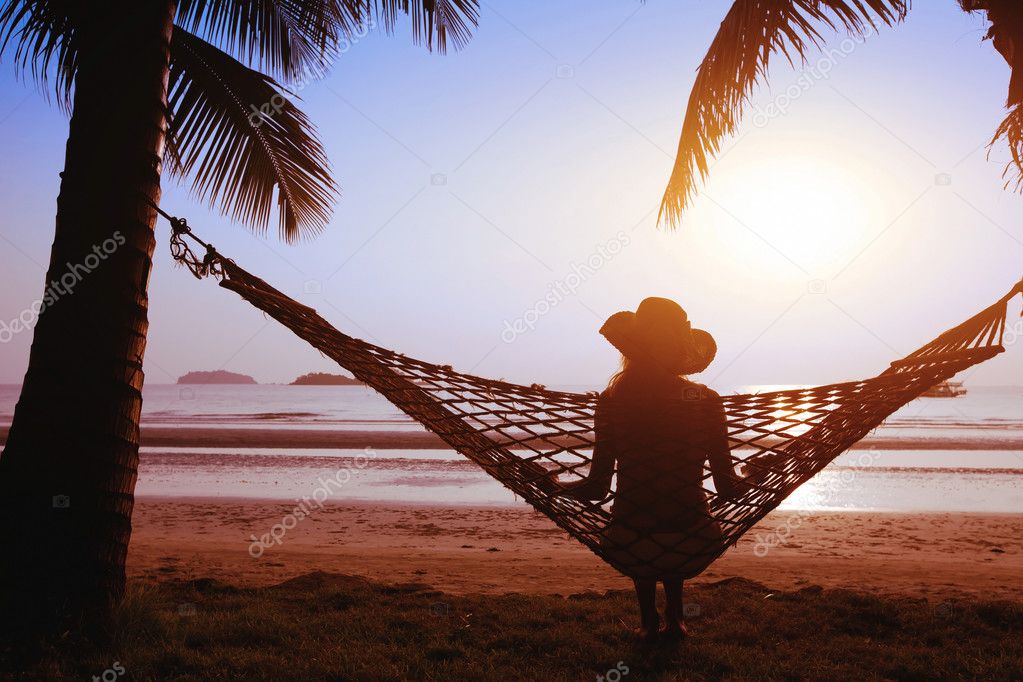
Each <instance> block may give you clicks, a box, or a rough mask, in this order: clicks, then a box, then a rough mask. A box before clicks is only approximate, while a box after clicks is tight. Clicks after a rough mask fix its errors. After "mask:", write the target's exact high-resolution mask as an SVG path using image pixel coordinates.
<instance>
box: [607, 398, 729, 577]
mask: <svg viewBox="0 0 1023 682" xmlns="http://www.w3.org/2000/svg"><path fill="white" fill-rule="evenodd" d="M596 443H597V445H596V449H595V452H594V468H593V470H592V471H591V474H593V475H594V476H596V477H602V478H608V477H609V472H610V471H611V469H610V468H609V466H608V464H609V462H610V461H611V460H612V459H613V461H614V463H615V464H616V465H617V466H616V467H615V469H616V471H617V481H616V484H615V497H614V504H613V507H612V509H611V521H610V523H609V524H608V526H607V527H606V528H605V529H604V530H603V532H602V536H601V549H602V551H603V552H604V553H606V554H607V556H608V558H609V559H612V560H613V562H614V563H615V564H617V565H618V566H619V567H620V568H621V569H622V570H623V572H625V573H626V574H627V575H629V576H631V577H634V578H668V577H681V578H691V577H693V576H695V575H697V574H699V573H700V572H702V571H703V570H704V569H705V568H706V567H707V566H708V565H709V564H710V563H711V561H713V560H714V559H715V558H716V557H717V555H718V550H719V549H720V538H721V530H720V527H719V525H718V522H717V521H716V520H715V519H714V518H713V517H712V516H711V515H710V509H709V506H708V504H707V495H706V493H705V491H704V488H703V486H704V485H705V481H704V477H705V470H704V464H705V463H706V462H708V460H709V461H710V464H711V469H712V471H713V472H714V479H715V480H716V481H721V480H722V479H729V478H731V477H732V476H734V473H733V472H732V470H731V466H732V464H731V458H730V456H729V454H728V445H727V429H726V426H725V416H724V409H723V406H722V403H721V398H720V396H718V394H717V393H715V392H714V391H712V390H710V389H708V388H707V387H706V386H703V385H701V384H696V383H692V382H689V381H683V380H679V382H678V383H677V386H676V385H673V386H671V387H669V390H667V391H664V392H662V391H659V392H658V396H657V397H656V398H654V397H651V396H649V395H644V394H643V393H641V392H639V391H632V390H617V391H615V392H614V393H609V392H607V391H605V393H604V394H602V395H601V397H600V400H599V401H598V406H597V415H596ZM607 482H608V483H610V481H607ZM706 484H707V485H709V483H706Z"/></svg>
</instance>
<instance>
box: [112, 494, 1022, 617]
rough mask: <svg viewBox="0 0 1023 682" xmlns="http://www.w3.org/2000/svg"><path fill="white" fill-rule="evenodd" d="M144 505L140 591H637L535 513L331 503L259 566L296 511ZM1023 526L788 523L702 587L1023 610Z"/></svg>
mask: <svg viewBox="0 0 1023 682" xmlns="http://www.w3.org/2000/svg"><path fill="white" fill-rule="evenodd" d="M136 504H137V506H136V512H135V516H134V524H135V527H134V532H133V536H132V543H131V547H130V550H129V556H128V570H129V575H130V576H131V577H133V578H144V579H156V580H181V579H196V578H215V579H218V580H222V581H225V582H229V583H231V584H236V585H251V586H259V585H269V584H274V583H279V582H281V581H284V580H287V579H289V578H292V577H296V576H300V575H303V574H307V573H310V572H313V571H326V572H333V573H345V574H352V575H358V576H365V577H368V578H373V579H376V580H381V581H385V582H394V583H401V582H417V583H425V584H429V585H432V586H433V587H434V588H436V589H439V590H442V591H444V592H447V593H452V594H477V593H483V594H487V593H489V594H504V593H510V592H518V593H531V594H562V595H569V594H575V593H580V592H587V591H596V592H604V591H606V590H609V589H621V588H625V587H628V586H629V583H628V581H627V580H626V579H625V578H624V577H622V576H621V575H619V574H617V573H616V572H615V571H614V570H613V569H611V568H610V567H608V566H607V565H605V564H604V563H603V562H602V561H600V560H599V559H598V558H597V557H596V556H594V555H593V554H591V553H590V552H589V551H588V550H586V549H585V548H584V547H583V546H581V545H579V544H578V543H577V542H575V541H574V540H572V539H570V538H569V537H568V536H567V535H566V534H565V533H564V532H562V531H561V530H560V529H558V528H557V527H556V526H555V525H554V524H553V523H551V522H550V521H549V520H547V519H546V518H545V517H543V516H541V515H539V514H537V513H534V512H532V511H531V510H528V509H525V508H518V507H467V506H442V505H436V506H424V505H419V506H412V505H395V504H376V503H358V504H353V503H340V504H329V503H328V504H327V505H325V506H324V507H323V509H318V510H315V511H313V512H312V513H311V514H310V515H309V516H307V517H306V518H304V519H302V520H300V521H298V523H297V524H296V525H295V527H293V528H291V529H289V530H288V531H287V532H286V534H285V535H284V536H283V537H282V538H281V543H280V544H279V545H278V544H273V545H271V546H269V547H267V548H266V549H265V550H264V551H262V553H261V556H259V557H258V558H256V557H253V556H252V555H251V554H250V545H251V540H250V538H251V536H253V535H255V536H257V537H258V536H261V535H262V534H264V533H269V532H270V530H271V528H272V527H273V525H274V524H277V523H280V522H281V521H282V519H283V517H284V516H286V515H287V514H288V513H290V511H291V510H292V509H293V507H294V505H292V504H288V503H282V502H275V501H266V500H244V499H224V498H217V499H204V498H160V497H143V498H140V499H139V500H138V501H137V503H136ZM1021 527H1023V517H1021V516H1019V515H995V514H897V513H858V512H839V513H817V514H811V515H806V514H803V515H798V516H797V515H794V514H793V513H791V512H776V513H775V514H774V515H772V516H769V517H768V518H767V519H765V521H764V522H763V523H761V524H760V525H759V526H758V527H756V528H755V529H754V530H753V531H751V532H750V533H749V534H748V535H747V536H746V537H745V538H744V539H743V540H742V541H740V543H739V544H738V545H737V546H736V547H734V548H733V549H731V550H729V552H727V553H726V554H725V555H724V556H723V557H722V558H721V559H719V560H718V561H717V562H715V563H714V564H713V565H712V566H711V567H710V568H709V569H708V570H707V571H706V572H705V573H704V574H703V575H702V576H700V577H699V578H698V579H697V582H713V581H718V580H722V579H724V578H728V577H732V576H741V577H744V578H748V579H751V580H754V581H757V582H760V583H763V584H765V585H768V586H769V587H772V588H775V589H779V590H792V589H798V588H802V587H807V586H811V585H820V586H822V587H825V588H827V587H847V588H852V589H857V590H862V591H869V592H872V593H875V594H884V595H907V596H914V597H925V598H928V599H933V600H937V601H941V600H944V599H949V598H970V597H977V598H984V599H1012V600H1021V599H1023V534H1021V533H1020V529H1021ZM779 528H785V529H788V536H787V538H786V539H785V542H784V543H781V544H776V545H774V546H772V547H771V548H770V549H769V551H767V552H766V555H765V554H764V552H763V546H761V549H760V550H758V549H757V547H758V545H757V543H758V537H759V538H765V537H767V536H769V535H771V534H772V533H777V531H778V529H779ZM782 533H783V534H784V531H782ZM253 553H259V547H258V546H257V547H256V548H255V549H254V552H253ZM758 554H760V555H762V556H758Z"/></svg>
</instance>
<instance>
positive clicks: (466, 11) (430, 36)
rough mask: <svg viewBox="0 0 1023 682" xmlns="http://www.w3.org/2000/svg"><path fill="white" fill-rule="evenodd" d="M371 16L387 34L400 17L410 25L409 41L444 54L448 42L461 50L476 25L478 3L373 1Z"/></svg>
mask: <svg viewBox="0 0 1023 682" xmlns="http://www.w3.org/2000/svg"><path fill="white" fill-rule="evenodd" d="M372 5H373V10H372V14H373V16H374V17H375V20H376V21H378V22H379V23H380V24H381V25H382V26H383V27H384V30H386V31H387V32H389V33H390V32H393V31H394V26H395V24H396V23H397V21H398V18H399V17H400V16H401V15H403V14H404V15H407V16H408V17H409V19H410V20H411V22H412V40H413V42H414V43H416V44H417V45H419V44H422V43H425V44H426V47H427V49H429V50H433V49H434V46H435V45H436V49H437V52H439V53H441V54H444V53H446V52H447V50H448V42H449V41H450V43H451V44H452V45H453V46H454V48H455V49H456V50H461V49H462V48H463V47H465V46H466V45H468V44H469V41H470V40H472V33H473V29H475V28H476V26H477V25H478V24H479V0H373V1H372Z"/></svg>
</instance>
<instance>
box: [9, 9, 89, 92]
mask: <svg viewBox="0 0 1023 682" xmlns="http://www.w3.org/2000/svg"><path fill="white" fill-rule="evenodd" d="M78 9H80V6H79V5H77V4H76V3H75V2H74V0H37V1H35V2H26V1H24V0H8V1H7V2H4V3H3V4H0V57H2V56H3V55H4V54H5V53H6V52H7V51H8V49H11V48H13V50H14V57H13V59H14V64H15V67H16V69H17V70H18V71H19V72H20V73H22V74H27V75H29V76H30V77H31V78H32V79H33V80H34V81H35V82H36V83H38V84H39V85H40V86H41V88H42V89H44V91H45V89H46V86H47V84H48V82H49V80H50V77H51V74H55V76H56V77H55V78H54V83H53V85H54V89H55V90H56V93H57V97H58V100H59V102H60V104H61V106H62V108H64V109H65V110H66V111H70V110H71V87H72V85H73V83H74V79H75V73H76V71H77V69H78V51H77V49H76V48H75V30H74V24H73V22H72V20H71V17H72V13H73V12H74V11H75V10H78Z"/></svg>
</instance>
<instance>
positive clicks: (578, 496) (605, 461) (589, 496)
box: [553, 405, 615, 501]
mask: <svg viewBox="0 0 1023 682" xmlns="http://www.w3.org/2000/svg"><path fill="white" fill-rule="evenodd" d="M593 421H594V436H595V438H594V440H595V442H594V444H593V460H592V461H591V462H590V470H589V472H588V473H587V474H586V476H584V477H583V478H581V479H579V480H578V481H572V482H571V483H560V482H559V481H557V480H554V481H553V483H554V484H555V486H556V491H555V494H557V495H563V496H565V497H570V498H572V499H574V500H584V501H587V500H588V501H596V500H602V499H604V498H605V497H606V496H607V493H608V492H609V491H610V490H611V477H612V476H613V475H614V469H615V442H614V438H613V436H612V430H611V426H610V424H609V423H608V421H607V419H606V416H605V413H604V410H602V409H601V408H600V407H599V405H598V407H597V412H596V415H595V416H594V419H593Z"/></svg>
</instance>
